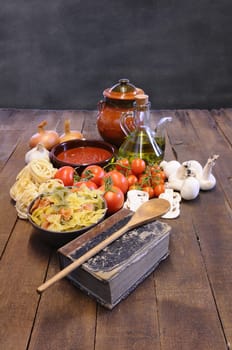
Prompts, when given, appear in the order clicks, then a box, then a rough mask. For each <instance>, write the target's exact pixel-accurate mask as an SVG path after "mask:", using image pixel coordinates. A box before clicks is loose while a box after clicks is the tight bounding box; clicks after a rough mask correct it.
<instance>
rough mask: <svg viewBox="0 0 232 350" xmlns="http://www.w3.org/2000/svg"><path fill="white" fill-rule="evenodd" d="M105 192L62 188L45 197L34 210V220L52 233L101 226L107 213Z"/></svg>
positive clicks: (42, 197) (36, 204)
mask: <svg viewBox="0 0 232 350" xmlns="http://www.w3.org/2000/svg"><path fill="white" fill-rule="evenodd" d="M105 212H106V207H105V202H104V200H103V197H102V193H101V192H100V191H98V190H90V189H88V188H87V187H82V188H79V189H75V190H73V189H70V188H66V187H64V188H60V189H57V190H55V191H54V192H52V193H48V194H43V195H42V196H41V197H40V198H39V199H38V200H36V201H35V203H34V205H33V206H32V208H31V211H30V218H31V220H32V221H33V222H34V223H35V224H36V225H38V226H40V227H42V228H44V229H48V230H49V231H58V232H67V231H73V230H78V229H81V228H84V227H88V226H90V225H93V224H95V223H97V222H98V221H99V220H100V219H101V218H102V217H103V216H104V214H105Z"/></svg>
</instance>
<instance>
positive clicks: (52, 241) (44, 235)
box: [28, 194, 107, 248]
mask: <svg viewBox="0 0 232 350" xmlns="http://www.w3.org/2000/svg"><path fill="white" fill-rule="evenodd" d="M43 196H44V194H40V195H39V196H37V197H36V198H35V199H34V200H33V201H32V202H31V203H30V205H29V206H28V220H29V222H30V223H31V225H32V226H33V228H34V230H35V233H36V234H37V235H38V236H39V237H40V238H41V239H42V240H43V241H45V242H46V243H49V245H51V246H53V247H56V248H60V247H62V246H63V245H65V244H66V243H68V242H70V241H72V240H73V239H75V238H77V237H78V236H80V235H81V234H83V233H84V232H86V231H88V230H90V229H91V228H92V227H94V226H96V225H97V224H99V223H100V222H101V221H103V220H104V218H105V216H106V212H107V210H105V213H104V214H103V215H102V216H101V217H100V219H99V220H98V221H97V222H96V223H94V224H92V225H89V226H86V227H83V228H81V229H77V230H72V231H63V232H60V231H51V230H47V229H44V228H42V227H41V226H39V225H37V224H36V223H35V222H34V221H33V220H32V218H31V209H32V206H33V205H34V203H35V201H36V200H37V199H39V198H42V197H43ZM102 205H103V209H104V208H105V209H107V204H106V201H105V199H104V198H103V197H102Z"/></svg>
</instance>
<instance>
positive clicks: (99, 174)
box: [81, 165, 105, 186]
mask: <svg viewBox="0 0 232 350" xmlns="http://www.w3.org/2000/svg"><path fill="white" fill-rule="evenodd" d="M104 175H105V171H104V169H103V168H102V167H100V166H99V165H89V166H87V167H86V168H85V169H84V170H83V171H82V173H81V178H82V179H88V180H91V181H93V182H94V183H95V184H96V185H97V186H100V185H101V182H102V179H103V177H104Z"/></svg>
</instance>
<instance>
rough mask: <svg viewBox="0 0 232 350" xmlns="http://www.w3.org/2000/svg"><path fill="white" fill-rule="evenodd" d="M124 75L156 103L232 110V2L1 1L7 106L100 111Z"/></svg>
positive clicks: (1, 98)
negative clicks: (103, 100)
mask: <svg viewBox="0 0 232 350" xmlns="http://www.w3.org/2000/svg"><path fill="white" fill-rule="evenodd" d="M120 78H128V79H130V81H131V82H132V83H134V84H135V85H136V86H138V87H141V88H143V89H144V90H145V91H146V92H147V93H148V94H149V95H150V100H151V102H152V108H193V107H196V108H218V107H230V106H231V105H232V1H231V0H227V1H226V0H220V1H219V0H199V1H195V0H191V1H189V0H176V1H175V0H158V1H152V0H143V1H141V0H140V1H139V0H134V1H132V0H117V1H116V0H114V1H113V0H79V1H78V0H50V1H42V0H41V1H37V0H30V1H25V0H24V1H23V0H7V1H1V8H0V107H21V108H84V109H92V108H96V106H97V102H98V101H99V100H100V99H101V98H102V92H103V90H104V89H105V88H107V87H110V86H112V85H113V84H114V83H116V82H117V81H118V80H119V79H120Z"/></svg>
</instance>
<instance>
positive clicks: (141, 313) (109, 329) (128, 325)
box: [95, 275, 160, 350]
mask: <svg viewBox="0 0 232 350" xmlns="http://www.w3.org/2000/svg"><path fill="white" fill-rule="evenodd" d="M157 312H158V310H157V306H156V294H155V286H154V280H153V275H151V276H150V277H148V278H147V279H146V280H145V281H144V282H143V283H142V284H141V285H140V286H139V287H138V288H137V289H136V290H135V291H134V292H133V293H132V294H130V296H129V297H128V298H127V299H125V300H124V301H122V302H121V303H120V304H119V305H118V306H117V307H116V308H114V309H113V310H112V311H108V310H106V309H104V308H103V307H100V306H99V308H98V317H97V333H96V348H95V350H108V349H112V350H118V349H120V350H127V349H134V350H140V349H141V350H145V349H147V350H153V349H160V342H159V324H158V319H157Z"/></svg>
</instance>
